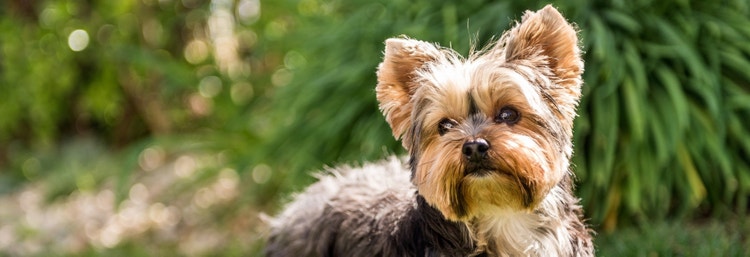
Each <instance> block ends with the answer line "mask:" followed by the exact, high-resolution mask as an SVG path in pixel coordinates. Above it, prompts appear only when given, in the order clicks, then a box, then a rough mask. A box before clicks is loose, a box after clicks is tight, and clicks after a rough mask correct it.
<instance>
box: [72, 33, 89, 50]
mask: <svg viewBox="0 0 750 257" xmlns="http://www.w3.org/2000/svg"><path fill="white" fill-rule="evenodd" d="M88 46H89V33H88V32H86V31H85V30H82V29H77V30H74V31H73V32H71V33H70V35H69V36H68V47H70V50H73V51H74V52H80V51H83V50H84V49H86V47H88Z"/></svg>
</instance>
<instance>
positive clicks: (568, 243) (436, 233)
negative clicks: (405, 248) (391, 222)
mask: <svg viewBox="0 0 750 257" xmlns="http://www.w3.org/2000/svg"><path fill="white" fill-rule="evenodd" d="M577 201H578V200H577V199H576V198H575V197H574V196H573V194H572V192H571V185H570V179H569V178H566V179H564V180H563V181H562V182H560V183H559V184H558V185H557V186H556V187H554V188H553V189H552V190H551V191H550V192H549V194H548V195H547V197H546V198H545V199H544V201H543V202H542V203H541V204H540V205H539V206H538V207H537V209H536V210H534V211H531V212H523V211H515V210H507V209H501V208H498V209H496V211H494V212H492V213H489V214H486V215H483V216H479V217H476V218H474V219H472V220H471V221H470V222H452V221H448V220H446V219H445V218H443V217H442V215H441V214H440V213H439V212H438V211H437V210H436V209H434V208H433V207H431V206H429V205H428V204H427V203H426V202H425V201H424V199H423V198H422V197H421V196H417V206H416V207H417V208H416V209H415V210H414V211H415V212H416V213H415V214H417V215H414V216H412V217H417V218H415V219H414V223H412V224H419V225H418V226H419V228H418V229H417V230H412V231H414V233H415V234H413V235H411V236H410V237H415V236H416V237H421V238H425V240H426V242H423V243H426V245H435V244H431V243H437V242H440V244H437V246H435V247H436V248H434V249H428V250H427V251H434V252H436V253H442V254H438V256H441V255H446V254H445V253H449V254H447V255H452V254H451V253H458V252H461V253H462V254H461V255H464V256H579V255H585V254H584V253H582V252H581V251H586V250H587V249H590V247H587V246H588V244H590V243H591V241H590V234H589V231H588V230H587V229H586V228H585V226H584V225H583V223H582V222H581V220H580V217H581V216H582V213H581V210H580V207H578V205H577ZM417 220H418V221H417ZM417 231H418V232H417ZM417 234H421V235H417ZM447 234H451V235H447ZM577 238H583V240H578V239H577ZM437 247H439V248H437ZM469 249H471V250H469Z"/></svg>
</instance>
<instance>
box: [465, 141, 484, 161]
mask: <svg viewBox="0 0 750 257" xmlns="http://www.w3.org/2000/svg"><path fill="white" fill-rule="evenodd" d="M489 149H490V144H489V143H487V140H484V139H483V138H477V139H474V140H468V141H466V142H465V143H464V146H463V147H462V149H461V152H462V153H463V154H464V156H466V158H469V160H471V161H477V160H480V159H482V158H484V157H486V156H487V150H489Z"/></svg>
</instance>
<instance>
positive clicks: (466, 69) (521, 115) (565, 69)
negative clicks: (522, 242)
mask: <svg viewBox="0 0 750 257" xmlns="http://www.w3.org/2000/svg"><path fill="white" fill-rule="evenodd" d="M582 72H583V61H582V60H581V57H580V50H579V46H578V39H577V34H576V30H575V29H574V28H573V26H571V25H570V24H569V23H568V22H567V21H566V20H565V18H563V16H562V15H561V14H560V13H559V12H558V11H557V10H556V9H555V8H553V7H551V6H547V7H545V8H543V9H541V10H539V11H537V12H527V13H526V14H525V15H524V16H523V18H522V21H521V22H520V23H517V24H516V25H515V26H514V27H513V28H512V29H510V30H509V31H508V32H506V33H505V34H503V36H502V37H501V38H500V40H499V41H497V42H496V43H494V45H492V46H490V47H488V48H486V49H485V50H482V51H476V52H473V53H470V55H469V56H468V57H466V58H463V57H461V56H459V55H458V54H456V53H455V52H454V51H452V50H450V49H445V48H440V47H438V46H436V45H434V44H430V43H426V42H422V41H418V40H413V39H408V38H392V39H388V40H387V41H386V48H385V57H384V60H383V62H382V63H381V64H380V66H379V67H378V74H377V75H378V85H377V88H376V92H377V98H378V101H379V102H380V109H381V110H382V111H383V114H384V115H385V118H386V120H387V121H388V123H389V124H390V126H391V129H392V130H393V135H394V136H395V137H396V138H400V139H401V140H402V143H403V145H404V147H406V149H407V150H408V151H409V153H410V155H411V166H412V181H413V183H414V184H415V185H416V186H417V189H418V191H419V194H420V195H422V196H423V197H424V198H425V199H426V200H427V202H429V203H430V204H431V205H432V206H433V207H435V208H437V209H438V210H440V211H441V212H442V213H443V215H444V216H445V217H446V218H448V219H451V220H467V219H470V218H472V217H475V216H477V215H480V214H481V213H483V212H485V211H487V210H490V209H493V208H510V209H514V210H532V209H533V208H534V207H535V206H536V205H537V204H539V203H540V201H541V200H542V199H544V197H545V196H546V195H547V193H548V192H549V191H550V189H551V188H552V187H554V186H555V185H556V184H557V183H559V182H560V181H561V180H562V179H563V178H564V176H566V175H567V172H568V166H569V159H570V157H571V155H572V151H573V150H572V143H571V137H572V127H573V119H574V118H575V116H576V106H577V105H578V100H579V98H580V91H581V90H580V88H581V84H582V80H581V73H582Z"/></svg>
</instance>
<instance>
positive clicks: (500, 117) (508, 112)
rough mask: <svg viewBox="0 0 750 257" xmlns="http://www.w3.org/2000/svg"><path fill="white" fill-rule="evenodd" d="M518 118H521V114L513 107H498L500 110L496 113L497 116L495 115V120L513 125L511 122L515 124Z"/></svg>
mask: <svg viewBox="0 0 750 257" xmlns="http://www.w3.org/2000/svg"><path fill="white" fill-rule="evenodd" d="M520 118H521V115H520V114H519V113H518V111H517V110H516V109H514V108H513V107H508V106H506V107H503V108H502V109H500V112H499V113H498V114H497V117H495V122H497V123H506V124H508V125H513V124H516V123H517V122H518V120H519V119H520Z"/></svg>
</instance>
